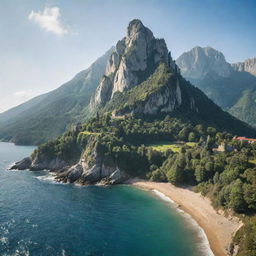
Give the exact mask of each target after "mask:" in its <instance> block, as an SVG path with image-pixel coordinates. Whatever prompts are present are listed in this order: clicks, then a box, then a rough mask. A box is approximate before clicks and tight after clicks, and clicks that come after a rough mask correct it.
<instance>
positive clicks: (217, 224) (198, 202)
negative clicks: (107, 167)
mask: <svg viewBox="0 0 256 256" xmlns="http://www.w3.org/2000/svg"><path fill="white" fill-rule="evenodd" d="M127 183H128V184H130V185H133V186H136V187H138V188H141V189H146V190H151V191H153V192H155V193H156V194H158V195H159V192H160V193H161V194H163V195H164V196H166V197H168V198H169V199H170V201H173V202H175V203H176V204H177V205H178V208H179V209H181V210H182V211H184V212H185V213H187V214H188V215H190V216H191V217H192V219H193V220H194V221H195V222H196V223H197V224H198V225H199V228H201V229H202V231H204V233H205V235H206V237H207V239H208V241H209V245H210V249H211V250H212V252H213V253H214V255H215V256H226V255H228V248H229V246H230V244H231V242H232V237H233V235H234V234H235V232H236V231H237V230H238V229H239V228H240V227H241V226H242V222H241V221H239V219H238V218H237V217H225V216H224V215H223V214H221V213H219V212H217V211H216V210H215V209H214V208H213V207H212V205H211V202H210V200H209V199H208V198H206V197H203V196H202V195H201V194H200V193H195V192H193V191H191V190H189V189H188V188H180V187H175V186H174V185H172V184H170V183H162V182H151V181H145V180H140V179H130V180H129V181H128V182H127ZM157 192H158V193H157Z"/></svg>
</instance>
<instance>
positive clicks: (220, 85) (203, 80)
mask: <svg viewBox="0 0 256 256" xmlns="http://www.w3.org/2000/svg"><path fill="white" fill-rule="evenodd" d="M176 63H177V65H178V66H179V68H180V70H181V74H182V75H183V76H184V77H185V78H186V79H187V80H189V81H190V82H191V83H193V84H194V85H196V86H197V87H198V88H200V89H201V90H202V91H203V92H204V93H205V94H206V95H207V96H208V97H209V98H211V99H212V100H213V101H214V102H215V103H217V104H218V105H219V106H220V107H222V108H223V109H224V110H227V111H229V112H230V113H231V114H232V115H234V116H235V117H237V118H239V119H241V120H242V121H245V122H247V123H248V124H250V125H252V126H255V127H256V112H255V111H254V109H256V103H255V98H254V97H253V95H255V94H256V77H255V76H254V75H255V74H256V73H255V70H256V59H255V58H254V59H249V60H246V61H245V62H241V63H237V64H230V63H228V62H227V61H226V60H225V57H224V55H223V54H222V53H221V52H219V51H217V50H215V49H213V48H211V47H205V48H202V47H195V48H193V49H191V50H190V51H188V52H185V53H183V54H182V55H181V56H180V57H179V58H178V59H177V60H176Z"/></svg>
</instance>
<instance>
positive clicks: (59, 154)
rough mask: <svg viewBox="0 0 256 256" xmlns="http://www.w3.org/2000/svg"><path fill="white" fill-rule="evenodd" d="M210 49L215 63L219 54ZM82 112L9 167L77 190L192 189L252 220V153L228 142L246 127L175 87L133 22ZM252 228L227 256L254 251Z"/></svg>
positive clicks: (151, 41)
mask: <svg viewBox="0 0 256 256" xmlns="http://www.w3.org/2000/svg"><path fill="white" fill-rule="evenodd" d="M207 51H208V50H207ZM210 52H211V56H213V58H215V59H216V63H217V62H218V61H220V62H221V61H222V63H223V56H221V55H220V54H217V55H215V54H213V55H212V51H210ZM198 66H200V65H198ZM213 66H214V65H213ZM222 67H223V69H219V68H218V64H216V66H215V67H214V68H213V69H212V73H215V74H217V73H218V76H222V77H224V78H226V76H229V72H233V71H232V69H231V67H230V65H226V64H225V63H223V66H222ZM224 67H226V70H225V69H224ZM204 73H205V71H204V70H203V69H201V71H200V74H204ZM205 74H206V76H207V73H205ZM89 111H90V114H93V115H94V116H93V117H92V118H91V119H89V120H86V121H85V122H84V123H83V125H79V126H76V127H75V129H70V130H68V131H66V132H65V133H64V134H63V135H61V136H60V137H58V138H57V139H55V140H51V141H48V142H47V143H45V144H43V145H40V146H39V147H38V148H37V149H36V150H35V151H34V152H33V154H32V155H31V156H29V157H27V158H25V159H23V160H21V161H20V162H17V163H15V164H14V166H12V168H11V169H21V170H22V169H30V170H33V171H36V170H42V169H48V170H51V171H52V172H54V174H55V179H56V180H57V181H61V182H65V183H77V184H80V185H89V184H119V183H124V182H126V181H127V180H128V179H130V178H134V177H136V178H143V179H151V180H153V181H161V182H171V183H173V184H174V185H184V184H185V185H188V184H189V185H197V186H196V189H197V191H200V192H201V193H202V194H203V195H206V194H207V195H209V196H210V197H211V199H212V200H213V205H214V206H215V207H218V209H220V208H222V209H224V210H227V211H229V212H231V211H234V212H237V213H242V214H248V213H249V214H251V215H252V213H253V214H254V213H255V210H256V207H255V195H256V191H255V189H254V188H255V184H256V181H255V179H254V176H255V164H254V161H255V159H254V155H253V147H254V146H253V145H252V144H250V143H248V144H246V143H241V141H238V140H237V139H234V135H242V136H255V135H256V130H255V129H253V128H251V127H250V126H249V125H247V124H245V123H243V122H242V121H240V120H238V119H236V118H235V117H233V116H232V115H230V114H229V113H227V112H225V111H223V110H222V109H221V108H220V107H219V106H217V105H216V104H215V103H214V102H213V101H212V100H210V99H209V98H208V97H207V96H206V95H205V94H204V93H203V92H202V91H201V90H200V89H198V88H196V87H194V86H193V85H192V84H191V83H190V82H188V81H187V80H185V79H184V78H183V76H182V75H181V74H180V70H179V68H178V66H177V65H176V64H175V62H174V61H173V60H172V58H171V54H170V52H169V51H168V49H167V47H166V44H165V42H164V40H163V39H156V38H155V37H154V36H153V33H152V32H151V31H150V30H149V29H148V28H146V27H145V26H144V25H143V24H142V22H141V21H140V20H133V21H131V22H130V24H129V26H128V30H127V35H126V37H125V38H124V39H122V40H121V41H119V42H118V43H117V45H116V47H115V49H114V51H113V53H112V54H111V56H110V58H109V61H108V64H107V69H106V72H105V74H104V75H103V76H102V78H101V79H100V81H99V85H98V87H97V89H96V91H95V94H94V95H93V96H92V98H91V100H90V105H89ZM226 143H227V144H226ZM223 144H225V145H223ZM219 146H222V147H221V148H223V150H222V149H221V150H219V148H220V147H219ZM226 148H230V152H229V151H228V150H227V151H226ZM253 168H254V169H253ZM252 210H253V211H252ZM248 216H249V215H247V217H248ZM245 219H246V218H245ZM254 223H255V222H254ZM253 226H254V224H253ZM253 226H252V224H250V222H249V221H248V222H247V223H245V225H244V226H243V227H242V228H241V229H240V230H239V232H238V233H237V236H236V237H235V239H234V241H233V242H234V243H233V244H231V245H230V249H229V253H228V252H227V253H228V254H229V255H235V254H234V253H233V252H234V251H237V250H238V249H237V246H240V245H242V246H243V248H242V247H241V248H239V252H240V251H242V253H241V254H240V255H249V254H248V253H247V251H250V252H252V253H254V251H255V250H254V249H252V248H255V246H254V245H255V242H254V241H255V239H254V238H255V234H253V236H251V234H252V233H255V232H254V231H253V232H252V230H255V229H254V227H253ZM248 235H249V238H248ZM243 252H245V253H243ZM251 255H252V254H251Z"/></svg>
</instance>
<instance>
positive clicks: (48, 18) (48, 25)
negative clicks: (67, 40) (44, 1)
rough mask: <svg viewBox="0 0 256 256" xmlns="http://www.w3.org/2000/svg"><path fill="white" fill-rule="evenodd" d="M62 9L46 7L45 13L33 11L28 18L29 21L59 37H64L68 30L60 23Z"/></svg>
mask: <svg viewBox="0 0 256 256" xmlns="http://www.w3.org/2000/svg"><path fill="white" fill-rule="evenodd" d="M60 16H61V15H60V8H59V7H52V8H48V7H45V8H44V10H43V12H35V11H31V13H30V14H29V16H28V19H29V20H32V21H34V22H35V23H36V24H38V25H39V26H40V27H41V28H43V29H45V30H47V31H50V32H52V33H54V34H56V35H58V36H63V35H66V34H68V32H69V31H68V30H67V29H66V28H65V27H64V26H63V24H61V22H60Z"/></svg>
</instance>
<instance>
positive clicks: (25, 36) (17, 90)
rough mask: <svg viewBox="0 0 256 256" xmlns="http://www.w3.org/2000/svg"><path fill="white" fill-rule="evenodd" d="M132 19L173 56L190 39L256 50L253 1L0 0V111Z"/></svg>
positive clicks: (46, 85)
mask: <svg viewBox="0 0 256 256" xmlns="http://www.w3.org/2000/svg"><path fill="white" fill-rule="evenodd" d="M134 18H138V19H141V21H142V22H143V23H144V25H146V26H147V27H149V28H150V29H151V30H152V31H153V33H154V35H155V36H156V37H159V38H164V39H165V40H166V43H167V46H168V48H169V50H170V51H171V53H172V57H173V58H174V59H176V58H177V57H179V56H180V55H181V54H182V53H183V52H184V51H188V50H190V49H191V48H193V47H195V46H202V47H204V46H211V47H213V48H215V49H217V50H219V51H221V52H223V54H224V55H225V57H226V60H227V61H228V62H231V63H233V62H238V61H243V60H244V59H246V58H251V57H256V44H255V42H256V27H255V26H256V25H255V24H256V0H0V96H1V97H0V112H3V111H5V110H7V109H9V108H11V107H13V106H16V105H18V104H20V103H22V102H24V101H26V100H28V99H30V98H32V97H34V96H36V95H39V94H42V93H45V92H48V91H50V90H53V89H55V88H57V87H59V86H60V85H61V84H63V83H65V82H67V81H68V80H70V79H71V78H72V77H73V76H74V75H75V74H76V73H78V72H79V71H81V70H84V69H86V68H87V67H89V66H90V64H91V63H92V62H93V61H95V60H96V59H97V58H98V57H100V56H101V55H103V54H104V52H106V51H107V50H108V49H109V48H110V47H111V46H113V45H115V44H116V42H117V41H118V40H119V39H121V38H123V37H124V36H125V34H126V28H127V25H128V23H129V21H130V20H132V19H134Z"/></svg>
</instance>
